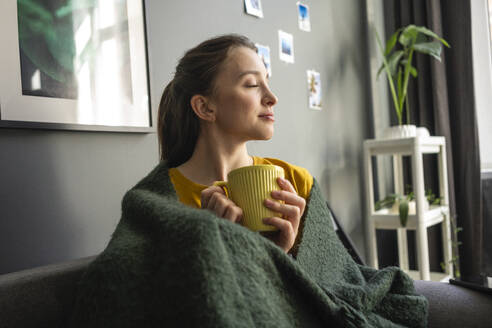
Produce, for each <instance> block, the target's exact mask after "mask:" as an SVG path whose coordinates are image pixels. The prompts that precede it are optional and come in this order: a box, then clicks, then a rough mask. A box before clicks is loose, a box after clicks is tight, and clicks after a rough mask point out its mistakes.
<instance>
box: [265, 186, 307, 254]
mask: <svg viewBox="0 0 492 328" xmlns="http://www.w3.org/2000/svg"><path fill="white" fill-rule="evenodd" d="M277 183H278V185H279V186H280V188H281V189H282V190H274V191H272V198H274V199H278V200H283V201H284V202H285V203H284V204H282V203H279V202H276V201H273V200H271V199H265V201H264V204H265V206H266V207H268V208H269V209H271V210H272V211H274V212H278V213H280V214H282V218H279V217H270V218H264V219H263V223H265V224H269V225H272V226H275V227H277V228H278V229H279V231H277V232H276V233H275V234H273V235H270V234H268V235H269V239H270V240H271V241H273V242H274V243H275V244H276V245H277V246H279V247H280V248H282V249H283V250H284V251H285V252H288V251H289V250H290V249H291V248H292V246H294V242H295V240H296V237H297V232H298V230H299V223H300V222H301V217H302V215H303V214H304V209H305V208H306V200H305V199H304V198H302V197H301V196H299V195H297V193H296V191H295V189H294V187H293V186H292V184H291V183H290V181H289V180H286V179H283V178H277Z"/></svg>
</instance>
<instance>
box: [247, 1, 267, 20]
mask: <svg viewBox="0 0 492 328" xmlns="http://www.w3.org/2000/svg"><path fill="white" fill-rule="evenodd" d="M244 9H245V10H246V13H247V14H248V15H252V16H256V17H260V18H263V9H262V8H261V0H244Z"/></svg>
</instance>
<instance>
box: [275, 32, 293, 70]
mask: <svg viewBox="0 0 492 328" xmlns="http://www.w3.org/2000/svg"><path fill="white" fill-rule="evenodd" d="M278 42H279V56H280V60H282V61H284V62H286V63H294V37H293V36H292V34H289V33H286V32H284V31H281V30H279V31H278Z"/></svg>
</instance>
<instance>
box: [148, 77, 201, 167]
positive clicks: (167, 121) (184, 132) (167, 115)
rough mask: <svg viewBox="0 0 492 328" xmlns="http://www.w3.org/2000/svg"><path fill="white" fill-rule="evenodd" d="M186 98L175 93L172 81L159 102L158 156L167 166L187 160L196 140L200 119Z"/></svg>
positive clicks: (177, 164)
mask: <svg viewBox="0 0 492 328" xmlns="http://www.w3.org/2000/svg"><path fill="white" fill-rule="evenodd" d="M187 98H188V97H183V96H182V95H181V97H180V95H179V94H177V93H176V90H175V87H174V80H173V81H171V82H170V83H169V84H168V85H167V86H166V88H165V89H164V92H163V94H162V98H161V103H160V104H159V114H158V116H159V121H158V124H157V130H158V133H159V144H160V145H161V147H160V158H161V160H165V161H167V162H168V163H167V164H168V166H169V167H176V166H179V165H181V164H182V163H184V162H186V161H187V160H188V159H190V157H191V155H192V154H193V150H194V149H195V145H196V141H197V139H198V132H199V129H200V122H199V121H198V117H197V116H196V115H195V113H194V112H193V109H192V108H191V104H190V103H189V101H188V103H186V99H187ZM188 99H191V98H188ZM183 108H186V110H182V109H183Z"/></svg>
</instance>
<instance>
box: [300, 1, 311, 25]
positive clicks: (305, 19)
mask: <svg viewBox="0 0 492 328" xmlns="http://www.w3.org/2000/svg"><path fill="white" fill-rule="evenodd" d="M297 11H298V16H297V17H298V19H297V20H298V22H299V29H300V30H301V31H306V32H310V31H311V20H310V19H309V7H308V6H307V5H305V4H303V3H301V2H298V3H297Z"/></svg>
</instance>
